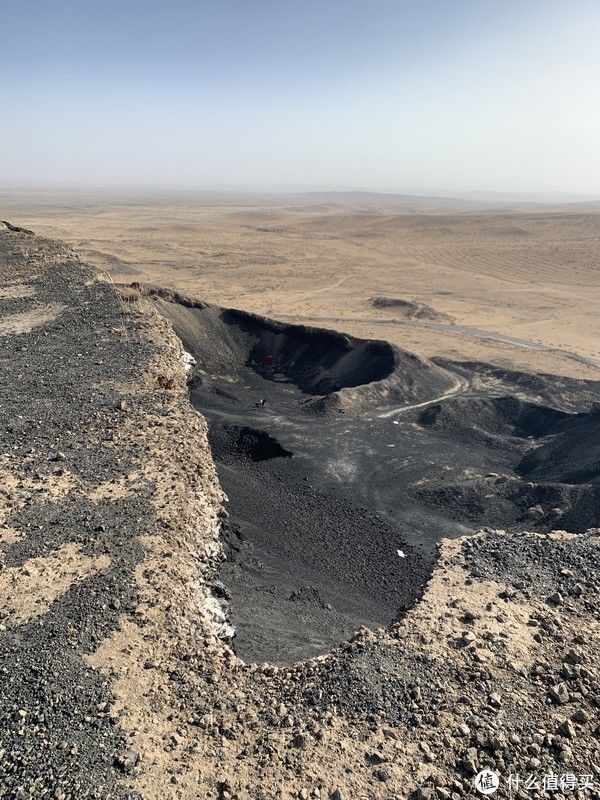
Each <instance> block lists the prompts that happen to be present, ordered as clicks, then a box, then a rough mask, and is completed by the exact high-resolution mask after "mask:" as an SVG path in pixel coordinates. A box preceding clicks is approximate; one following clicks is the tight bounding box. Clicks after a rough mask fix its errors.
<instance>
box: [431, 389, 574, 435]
mask: <svg viewBox="0 0 600 800" xmlns="http://www.w3.org/2000/svg"><path fill="white" fill-rule="evenodd" d="M569 417H570V415H569V414H567V413H565V412H564V411H559V410H558V409H555V408H549V407H548V406H541V405H538V404H535V403H529V402H525V401H523V400H520V399H518V398H517V397H493V398H487V397H478V398H474V397H463V398H456V399H453V400H446V401H445V402H444V403H437V404H435V405H432V406H429V407H428V408H426V409H424V411H422V412H421V414H420V415H419V423H420V424H421V425H425V426H427V427H432V428H435V429H436V430H443V431H453V430H456V431H461V432H464V431H465V430H468V431H479V432H481V433H486V434H491V435H496V436H498V435H500V436H518V437H520V438H527V437H529V436H533V437H535V438H538V437H540V436H547V435H548V434H550V433H553V432H554V431H556V430H557V426H558V425H559V424H560V423H561V422H564V421H565V420H567V419H569Z"/></svg>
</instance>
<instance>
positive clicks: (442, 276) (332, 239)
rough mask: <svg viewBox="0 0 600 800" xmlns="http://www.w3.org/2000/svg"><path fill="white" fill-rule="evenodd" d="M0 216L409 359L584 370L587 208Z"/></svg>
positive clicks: (341, 201) (49, 207) (304, 205)
mask: <svg viewBox="0 0 600 800" xmlns="http://www.w3.org/2000/svg"><path fill="white" fill-rule="evenodd" d="M317 200H320V202H317ZM0 207H1V209H2V214H3V215H4V216H5V218H8V219H10V220H11V221H13V222H14V223H16V224H20V225H26V226H30V227H32V228H34V229H35V230H36V232H37V233H41V234H45V235H49V236H53V237H59V238H61V239H63V240H65V241H67V242H68V243H69V244H71V245H72V246H74V247H75V249H76V250H77V251H78V252H79V253H80V254H81V255H82V256H84V257H85V258H86V259H87V260H88V261H90V262H91V263H93V264H94V265H95V266H97V267H100V268H101V269H103V270H106V271H108V272H109V273H110V275H111V276H112V278H113V279H114V280H115V281H127V282H129V281H135V280H137V281H145V282H153V283H157V284H161V285H164V286H167V287H170V288H176V289H178V290H180V291H183V292H185V293H186V294H190V295H194V296H197V297H200V298H202V299H205V300H208V301H211V302H215V303H218V304H220V305H225V306H233V307H237V308H243V309H246V310H250V311H255V312H258V313H263V314H267V315H271V316H274V317H279V318H284V319H289V320H294V321H302V322H306V323H311V322H312V323H317V324H319V325H321V326H325V327H332V328H336V329H339V330H343V331H346V332H348V333H352V334H354V335H358V336H362V337H376V338H383V339H387V340H389V341H391V342H393V343H395V344H398V345H400V346H402V347H405V348H407V349H410V350H413V351H415V352H418V353H420V354H422V355H425V356H435V355H442V356H447V357H450V358H455V359H456V358H458V359H469V360H486V361H489V362H491V363H495V364H499V365H501V366H513V367H517V368H519V369H525V370H534V371H538V372H550V373H556V374H563V375H570V376H573V377H584V378H594V377H597V375H598V367H597V364H594V363H593V362H594V361H598V360H600V315H599V314H598V309H599V306H600V275H599V270H600V213H599V212H598V208H596V207H595V206H593V205H586V204H575V205H572V206H570V207H569V206H563V207H555V206H548V207H545V208H544V207H540V206H531V207H520V208H519V207H514V208H504V209H491V208H485V209H484V208H478V207H476V206H473V205H472V206H468V205H465V204H464V203H463V204H459V203H456V204H454V205H453V204H452V202H451V201H446V202H441V201H440V202H434V201H431V200H427V199H423V198H421V199H417V200H414V199H413V200H411V202H408V201H403V200H402V199H397V198H396V199H394V198H391V199H389V198H388V199H386V198H385V196H380V197H377V196H371V197H367V198H366V199H365V198H357V197H355V196H352V195H350V196H348V197H346V196H344V195H340V196H336V195H325V196H322V197H320V198H316V197H314V196H301V195H298V196H286V197H280V198H273V197H270V198H264V197H256V198H254V199H253V198H251V197H250V198H249V197H247V196H244V197H235V196H231V197H230V198H228V197H223V196H218V197H217V196H204V197H200V196H198V197H193V196H191V195H186V196H183V195H182V196H176V195H173V196H163V197H157V196H151V195H150V194H148V193H146V194H144V195H139V196H137V197H136V196H134V195H133V194H129V195H116V194H114V193H113V194H110V193H104V194H103V195H94V194H90V193H88V194H83V193H79V194H73V193H69V192H63V193H61V194H57V193H46V194H43V193H41V192H38V193H32V192H16V191H12V192H7V191H4V192H0ZM375 297H384V298H395V299H402V300H408V301H411V302H415V303H419V304H425V305H426V306H428V307H430V308H431V309H433V310H434V312H438V313H439V314H441V315H447V316H445V317H440V320H441V322H436V320H435V314H434V316H433V320H431V319H425V320H424V319H422V318H420V319H415V318H413V317H412V314H411V311H410V309H407V308H406V307H398V306H384V307H375V306H373V303H372V299H373V298H375ZM447 317H450V318H451V320H452V322H451V323H448V321H447ZM432 321H433V327H431V322H432ZM459 326H466V327H468V328H477V329H480V330H483V331H487V332H492V333H493V334H496V335H500V336H509V337H514V338H517V339H522V340H526V341H527V342H531V343H533V347H527V346H523V345H521V346H517V345H516V344H515V343H513V342H510V341H508V342H507V341H495V340H489V339H481V338H478V337H477V336H475V335H473V332H472V331H464V330H461V329H460V328H459ZM540 344H541V345H544V346H547V347H548V348H550V349H549V350H548V351H546V350H544V349H539V348H540ZM590 362H591V363H590Z"/></svg>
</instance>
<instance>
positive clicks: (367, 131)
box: [0, 0, 600, 194]
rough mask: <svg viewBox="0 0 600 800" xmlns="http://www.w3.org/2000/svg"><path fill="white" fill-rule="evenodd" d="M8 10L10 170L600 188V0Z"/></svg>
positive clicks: (265, 182) (61, 5)
mask: <svg viewBox="0 0 600 800" xmlns="http://www.w3.org/2000/svg"><path fill="white" fill-rule="evenodd" d="M0 10H1V11H2V15H1V18H0V24H1V27H0V74H1V77H2V106H1V111H0V182H7V181H31V180H35V181H40V182H56V181H63V182H78V183H82V184H95V183H103V184H125V183H136V184H142V183H143V184H166V185H167V184H168V185H172V186H176V185H181V186H189V187H214V186H231V187H234V186H235V187H239V186H245V185H247V186H262V187H272V186H284V185H285V186H288V187H289V186H291V185H298V186H302V187H308V186H311V187H323V188H325V187H365V188H374V189H387V190H398V189H406V188H410V187H431V188H436V189H439V190H443V189H452V190H456V191H461V190H498V191H569V192H583V193H594V194H600V2H598V0H561V1H560V2H558V1H557V0H412V1H411V2H405V0H362V2H358V1H357V0H318V1H317V0H216V2H211V3H209V2H202V0H195V1H193V0H171V1H170V2H165V0H147V1H146V2H141V1H140V0H118V2H116V1H115V0H93V1H92V0H33V2H32V1H31V0H14V1H13V2H8V1H7V0H0Z"/></svg>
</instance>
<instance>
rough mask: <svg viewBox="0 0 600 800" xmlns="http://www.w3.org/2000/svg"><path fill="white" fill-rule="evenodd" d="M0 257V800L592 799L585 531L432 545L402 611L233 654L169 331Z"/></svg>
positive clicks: (593, 606)
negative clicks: (432, 564) (538, 782)
mask: <svg viewBox="0 0 600 800" xmlns="http://www.w3.org/2000/svg"><path fill="white" fill-rule="evenodd" d="M0 269H1V272H2V278H1V281H2V282H1V289H0V311H1V313H2V319H1V321H0V363H1V365H2V385H1V390H0V391H1V398H0V399H1V406H0V437H1V441H2V448H1V456H0V474H1V478H2V481H1V483H0V523H1V527H0V552H1V566H2V568H1V570H0V584H1V586H0V588H1V591H0V616H1V618H0V671H1V675H2V681H1V683H0V695H1V703H0V796H2V797H8V798H12V797H15V798H17V797H36V798H37V797H43V796H49V797H55V798H78V799H79V798H85V797H95V798H126V797H130V798H133V797H143V798H148V800H154V798H156V800H158V798H160V799H161V800H165V798H184V799H185V800H187V798H190V800H191V798H199V797H201V798H204V797H206V798H219V797H221V798H227V797H238V798H240V799H242V798H264V799H265V800H267V798H269V800H270V798H278V797H282V798H284V797H285V798H290V797H309V796H312V797H334V798H338V800H339V798H340V797H341V798H354V797H359V798H394V797H398V798H404V797H409V796H412V795H414V794H415V793H416V796H420V797H424V798H427V797H431V798H434V797H441V798H462V797H464V796H467V795H471V794H472V792H473V778H474V775H475V774H476V773H477V771H479V770H480V769H482V768H485V767H490V768H492V769H494V770H496V771H497V772H498V773H499V774H500V776H501V779H502V780H504V781H506V780H507V779H508V776H509V774H513V775H519V774H520V775H522V776H523V777H526V776H528V775H529V774H532V773H533V774H534V775H537V776H539V777H540V778H543V776H544V774H547V773H555V774H558V775H559V776H561V775H564V774H572V775H576V776H577V777H578V779H579V778H580V777H582V776H591V778H590V780H591V782H592V785H593V786H595V787H596V788H592V789H589V788H586V789H582V794H581V796H583V797H593V796H598V791H597V788H598V785H599V783H600V776H599V774H598V772H599V769H600V766H599V765H600V746H599V741H598V735H599V733H600V732H599V730H598V727H597V717H598V709H599V707H600V688H599V686H598V667H599V664H598V661H599V658H600V646H599V645H600V632H599V624H598V611H599V598H598V588H597V587H598V580H597V578H598V576H597V564H598V549H599V537H598V532H597V531H595V530H592V531H589V532H588V533H585V534H581V535H578V536H573V535H568V534H565V533H561V532H557V533H553V534H549V535H548V534H528V533H519V534H505V533H503V532H502V531H491V530H488V531H487V532H482V533H480V534H478V535H476V536H474V537H467V538H464V539H459V540H455V541H453V542H449V541H442V543H441V545H440V555H439V559H438V562H437V566H436V568H435V570H434V573H433V576H432V578H431V580H430V582H429V584H428V586H427V589H426V592H425V595H424V597H423V599H422V600H421V601H420V603H418V605H417V606H416V607H415V608H414V609H413V610H412V611H411V612H409V614H408V615H407V616H406V617H405V618H404V619H403V620H402V621H401V622H400V623H398V624H397V625H394V626H393V627H391V628H390V629H388V630H382V631H378V632H376V633H372V632H369V631H366V630H365V631H362V632H360V633H359V634H358V635H357V636H356V637H355V638H354V640H353V641H352V642H349V643H346V644H344V645H342V646H340V647H339V648H337V649H336V650H334V651H333V652H332V653H331V654H329V655H327V656H324V657H321V658H318V659H314V660H311V661H308V662H303V663H300V664H297V665H294V666H292V667H286V668H283V669H278V668H276V667H273V666H270V665H262V666H258V665H245V664H243V663H241V662H240V661H239V660H238V659H236V657H235V656H234V654H233V653H232V651H231V650H230V649H229V648H228V647H227V646H226V645H225V644H224V643H223V642H222V640H221V639H220V638H219V634H220V633H222V632H223V631H222V630H221V628H220V626H221V625H222V623H223V620H222V618H221V617H220V612H219V607H218V603H217V602H216V600H215V598H214V596H213V592H212V585H213V583H214V581H215V578H216V568H217V565H218V561H219V558H220V545H219V540H218V522H219V514H220V513H221V508H222V500H223V497H222V492H221V490H220V488H219V485H218V481H217V478H216V474H215V470H214V466H213V463H212V459H211V456H210V451H209V448H208V445H207V439H206V426H205V423H204V421H203V419H202V418H201V417H200V416H199V415H198V414H197V413H196V412H195V411H194V410H193V409H192V408H191V406H190V405H189V403H188V400H187V394H186V387H185V369H184V365H183V361H182V350H181V345H180V343H179V341H178V340H177V339H176V337H175V336H174V334H173V332H172V329H171V328H170V326H169V325H168V324H167V323H166V322H165V321H164V320H163V319H161V318H160V317H159V316H158V315H157V314H156V313H155V312H154V311H153V310H152V309H151V307H150V306H149V305H148V304H147V303H146V301H144V300H143V298H140V297H138V296H136V295H135V294H133V295H130V296H125V297H123V295H122V294H120V293H119V291H118V290H117V289H116V288H115V287H113V286H112V285H111V284H110V283H108V282H106V281H104V280H103V279H102V278H99V277H98V276H97V275H95V274H94V272H93V270H91V269H90V268H89V267H87V266H86V265H84V264H82V263H81V262H80V261H79V260H78V259H77V258H76V257H75V256H74V254H73V253H72V252H71V251H70V250H69V249H68V248H66V247H64V246H63V245H61V244H59V243H55V242H49V241H46V240H41V239H37V238H33V237H31V236H29V235H27V234H26V233H20V232H6V233H4V232H0ZM567 794H568V793H567ZM554 796H555V797H559V796H560V793H559V794H557V793H555V794H554Z"/></svg>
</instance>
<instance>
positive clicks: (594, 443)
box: [516, 405, 600, 484]
mask: <svg viewBox="0 0 600 800" xmlns="http://www.w3.org/2000/svg"><path fill="white" fill-rule="evenodd" d="M554 433H555V436H554V437H553V438H552V439H551V440H550V441H548V442H545V443H544V444H542V445H540V446H539V447H536V449H535V450H532V451H530V452H529V453H527V455H525V456H524V458H523V459H522V460H521V461H520V463H519V464H518V466H517V467H516V471H517V473H518V474H519V475H523V476H527V478H528V480H530V481H532V480H535V481H551V482H560V483H573V484H580V483H600V405H597V406H595V407H594V408H593V409H592V410H591V411H590V412H589V414H576V415H575V416H573V417H570V418H568V419H566V420H564V421H563V422H562V423H561V424H560V425H558V426H556V427H555V428H554Z"/></svg>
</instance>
